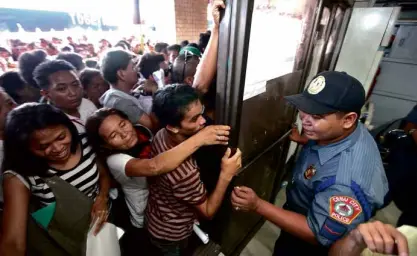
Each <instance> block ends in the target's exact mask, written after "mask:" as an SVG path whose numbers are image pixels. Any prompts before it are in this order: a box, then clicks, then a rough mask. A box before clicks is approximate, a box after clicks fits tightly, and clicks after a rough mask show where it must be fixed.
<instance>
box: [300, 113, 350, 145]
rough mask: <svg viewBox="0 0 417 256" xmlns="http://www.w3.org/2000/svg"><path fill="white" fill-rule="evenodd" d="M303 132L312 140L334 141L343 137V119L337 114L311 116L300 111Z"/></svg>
mask: <svg viewBox="0 0 417 256" xmlns="http://www.w3.org/2000/svg"><path fill="white" fill-rule="evenodd" d="M300 119H301V121H302V124H303V132H304V134H305V136H307V138H308V139H310V140H316V141H332V140H334V139H336V138H338V137H340V136H342V135H343V133H344V129H343V127H344V126H343V123H344V122H343V121H344V119H343V118H340V117H338V115H337V114H336V113H333V114H327V115H310V114H307V113H304V112H302V111H300Z"/></svg>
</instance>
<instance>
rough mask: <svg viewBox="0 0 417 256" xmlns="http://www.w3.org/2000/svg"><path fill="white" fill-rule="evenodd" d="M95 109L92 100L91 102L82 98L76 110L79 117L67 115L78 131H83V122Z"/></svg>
mask: <svg viewBox="0 0 417 256" xmlns="http://www.w3.org/2000/svg"><path fill="white" fill-rule="evenodd" d="M96 110H97V107H96V105H94V103H93V102H91V101H90V100H89V99H85V98H82V100H81V104H80V106H79V107H78V112H79V113H80V117H79V118H78V117H76V116H71V115H68V114H67V116H68V117H69V118H70V119H71V121H72V122H73V124H74V125H75V127H77V130H78V132H79V133H85V123H86V122H87V119H88V118H89V117H90V116H91V115H92V114H93V113H94V112H95V111H96Z"/></svg>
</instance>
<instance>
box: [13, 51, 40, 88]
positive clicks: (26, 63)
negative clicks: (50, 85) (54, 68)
mask: <svg viewBox="0 0 417 256" xmlns="http://www.w3.org/2000/svg"><path fill="white" fill-rule="evenodd" d="M46 57H47V54H46V52H45V51H44V50H33V51H29V52H25V53H23V54H22V55H20V56H19V60H18V69H19V74H20V77H21V78H22V79H23V81H25V82H26V83H27V84H29V85H31V86H35V87H36V86H37V84H36V82H35V80H34V77H33V71H34V70H35V68H36V67H37V66H38V65H39V64H41V63H42V62H44V61H46Z"/></svg>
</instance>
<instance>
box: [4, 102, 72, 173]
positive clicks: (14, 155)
mask: <svg viewBox="0 0 417 256" xmlns="http://www.w3.org/2000/svg"><path fill="white" fill-rule="evenodd" d="M57 125H63V126H65V127H66V128H68V129H69V131H70V133H71V136H72V141H71V153H75V152H76V150H77V146H78V144H79V143H80V140H79V137H78V131H77V128H76V127H75V125H74V124H73V123H72V122H71V120H70V119H69V118H68V117H67V115H66V114H65V113H64V112H62V111H61V110H59V109H58V108H56V107H54V106H52V105H49V104H40V103H25V104H23V105H21V106H19V107H17V108H15V109H14V110H12V111H11V112H10V113H9V115H8V116H7V120H6V126H5V129H4V161H3V171H5V170H13V171H15V172H17V173H18V174H20V175H22V176H23V177H25V178H27V177H28V176H34V175H37V176H40V177H45V176H48V170H49V165H48V162H47V161H46V160H45V159H44V158H41V157H39V156H36V155H34V154H33V153H32V152H31V151H30V147H29V143H30V138H31V136H32V134H33V132H35V131H37V130H41V129H45V128H48V127H51V126H57Z"/></svg>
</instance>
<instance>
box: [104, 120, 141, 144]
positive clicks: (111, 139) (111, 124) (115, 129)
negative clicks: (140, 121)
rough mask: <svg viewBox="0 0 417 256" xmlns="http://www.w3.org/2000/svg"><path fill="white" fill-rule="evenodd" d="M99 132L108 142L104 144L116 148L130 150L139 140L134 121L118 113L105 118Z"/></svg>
mask: <svg viewBox="0 0 417 256" xmlns="http://www.w3.org/2000/svg"><path fill="white" fill-rule="evenodd" d="M98 133H99V135H100V137H101V138H102V139H103V141H104V142H105V143H106V144H105V145H104V146H105V147H107V148H110V149H114V150H128V149H131V148H132V147H134V146H135V145H136V143H137V142H138V137H137V134H136V131H135V128H134V127H133V125H132V123H131V122H130V121H129V120H126V119H123V118H121V117H120V116H118V115H111V116H108V117H107V118H106V119H104V121H103V123H102V124H101V126H100V128H99V130H98Z"/></svg>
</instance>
